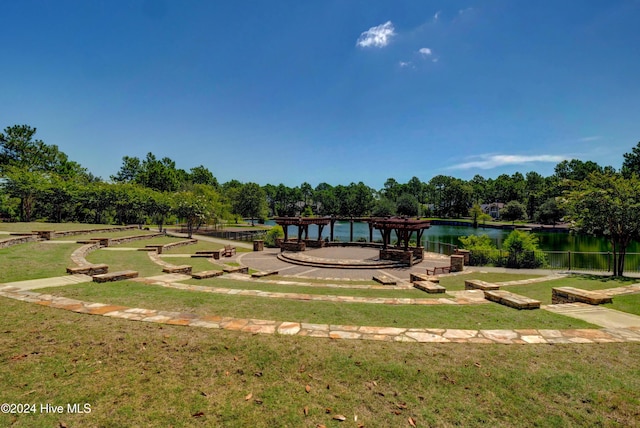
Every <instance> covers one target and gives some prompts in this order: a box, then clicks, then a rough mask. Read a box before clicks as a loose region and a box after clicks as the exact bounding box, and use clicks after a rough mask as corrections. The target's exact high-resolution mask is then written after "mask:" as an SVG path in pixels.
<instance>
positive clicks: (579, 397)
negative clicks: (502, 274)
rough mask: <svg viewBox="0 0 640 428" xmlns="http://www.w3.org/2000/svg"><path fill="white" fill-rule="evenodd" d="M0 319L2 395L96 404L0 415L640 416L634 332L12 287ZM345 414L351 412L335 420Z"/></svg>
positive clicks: (175, 418) (27, 422) (77, 422)
mask: <svg viewBox="0 0 640 428" xmlns="http://www.w3.org/2000/svg"><path fill="white" fill-rule="evenodd" d="M0 318H1V319H2V320H3V334H2V335H0V360H1V361H2V362H3V364H1V365H0V378H1V379H2V380H3V382H2V383H3V387H2V388H1V389H0V401H1V402H3V403H4V402H8V403H37V405H38V406H39V405H40V403H52V404H56V405H63V406H66V404H67V403H88V404H90V406H91V413H89V414H62V415H58V414H45V413H40V412H39V411H38V412H37V413H36V414H19V415H10V414H0V426H12V427H35V426H43V427H44V426H47V427H49V426H122V427H134V426H135V427H139V426H158V427H166V426H176V427H177V426H180V427H201V426H220V427H247V426H251V427H274V426H277V427H316V426H317V424H323V425H325V426H327V427H338V426H341V427H356V426H358V424H362V425H363V426H365V427H410V426H411V425H410V424H409V423H408V420H409V418H412V419H413V420H414V421H415V423H416V425H417V426H418V427H424V426H454V425H455V426H469V427H474V426H502V427H510V426H557V427H564V426H625V427H633V426H637V425H638V420H640V419H639V418H640V413H639V410H638V409H640V369H639V368H638V364H637V361H638V359H639V358H640V346H638V345H637V344H600V345H595V346H594V345H556V346H549V345H527V346H499V345H480V346H478V345H465V344H447V345H441V344H440V345H438V344H415V343H413V344H412V343H384V342H363V341H332V340H326V339H313V338H299V337H288V336H272V335H249V334H243V333H236V332H228V331H218V330H215V331H211V330H207V329H198V328H186V327H176V326H167V325H157V324H145V323H139V322H131V321H126V320H120V319H112V318H105V317H99V316H87V315H81V314H76V313H72V312H67V311H60V310H55V309H51V308H45V307H40V306H37V305H32V304H28V303H23V302H17V301H12V300H7V299H3V300H2V305H0ZM27 334H28V337H29V340H25V337H27V336H26V335H27ZM307 385H309V388H308V389H309V392H306V386H307ZM38 409H39V407H38ZM305 409H307V411H306V412H305ZM305 413H306V415H305ZM339 414H341V415H344V416H345V417H346V418H347V420H346V421H345V422H342V423H340V422H338V421H336V420H333V419H332V418H333V417H334V416H335V415H339ZM356 417H357V422H355V421H354V419H355V418H356Z"/></svg>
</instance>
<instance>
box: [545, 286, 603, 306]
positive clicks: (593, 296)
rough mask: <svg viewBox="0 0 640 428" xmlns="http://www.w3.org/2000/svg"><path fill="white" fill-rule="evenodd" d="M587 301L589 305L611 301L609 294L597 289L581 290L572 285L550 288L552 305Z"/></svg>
mask: <svg viewBox="0 0 640 428" xmlns="http://www.w3.org/2000/svg"><path fill="white" fill-rule="evenodd" d="M575 302H580V303H587V304H589V305H602V304H603V303H611V302H612V299H611V296H607V295H606V294H603V293H600V292H598V291H591V290H583V289H581V288H574V287H554V288H552V289H551V303H553V304H554V305H557V304H562V303H575Z"/></svg>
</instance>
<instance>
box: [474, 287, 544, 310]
mask: <svg viewBox="0 0 640 428" xmlns="http://www.w3.org/2000/svg"><path fill="white" fill-rule="evenodd" d="M484 298H485V299H487V300H490V301H492V302H496V303H499V304H501V305H505V306H509V307H511V308H515V309H539V308H540V301H539V300H535V299H531V298H529V297H526V296H521V295H519V294H515V293H511V292H510V291H505V290H487V291H485V292H484Z"/></svg>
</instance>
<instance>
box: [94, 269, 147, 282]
mask: <svg viewBox="0 0 640 428" xmlns="http://www.w3.org/2000/svg"><path fill="white" fill-rule="evenodd" d="M137 277H138V272H136V271H135V270H123V271H119V272H111V273H103V274H100V275H94V277H93V282H99V283H103V282H113V281H122V280H125V279H131V278H137Z"/></svg>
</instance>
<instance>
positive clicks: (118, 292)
mask: <svg viewBox="0 0 640 428" xmlns="http://www.w3.org/2000/svg"><path fill="white" fill-rule="evenodd" d="M44 292H47V293H51V294H55V295H61V296H66V297H70V298H76V299H80V300H87V301H96V302H102V303H112V304H119V305H124V306H134V307H146V308H153V309H162V310H168V311H185V312H193V313H197V314H200V315H221V316H229V317H237V318H258V319H268V320H279V321H296V322H308V323H320V324H347V325H371V326H392V327H416V328H460V329H501V328H512V329H513V328H517V329H520V328H537V329H566V328H595V326H593V325H591V324H588V323H586V322H584V321H580V320H577V319H572V318H568V317H565V316H562V315H557V314H553V313H551V312H547V311H543V310H536V311H518V310H515V309H511V308H507V307H505V306H501V305H495V304H484V305H461V306H457V305H456V306H452V305H434V306H420V305H382V304H369V303H332V302H314V301H297V300H288V299H278V298H262V297H245V296H237V295H223V294H211V293H203V292H197V291H186V290H176V289H170V288H164V287H160V286H151V285H144V284H140V283H136V282H124V281H123V282H117V283H112V284H109V285H107V286H104V287H95V286H94V285H92V284H78V285H70V286H66V287H56V288H50V289H45V291H44Z"/></svg>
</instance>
